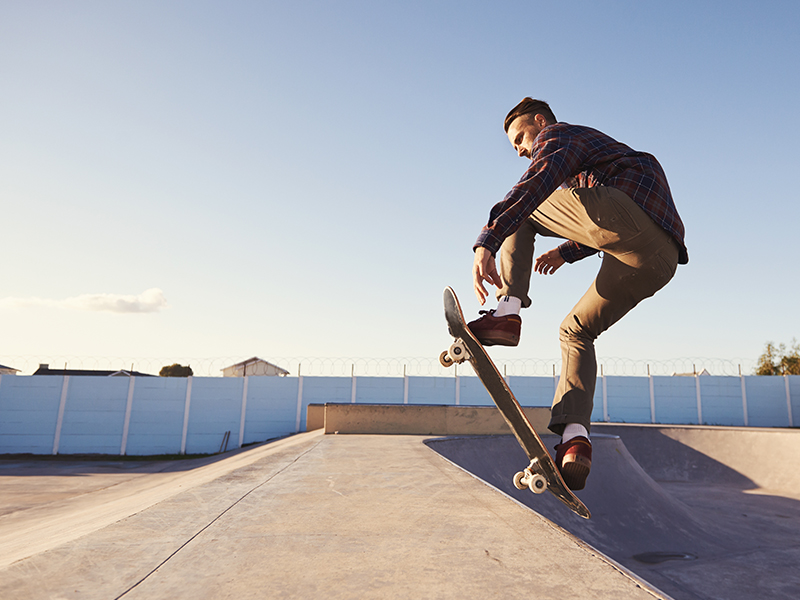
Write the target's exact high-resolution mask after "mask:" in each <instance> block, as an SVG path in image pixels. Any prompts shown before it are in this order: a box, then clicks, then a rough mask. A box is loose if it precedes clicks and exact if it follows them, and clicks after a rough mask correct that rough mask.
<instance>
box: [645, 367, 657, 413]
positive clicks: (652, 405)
mask: <svg viewBox="0 0 800 600" xmlns="http://www.w3.org/2000/svg"><path fill="white" fill-rule="evenodd" d="M647 378H648V379H649V380H650V422H651V423H655V422H656V388H655V385H653V376H652V375H651V374H650V365H647Z"/></svg>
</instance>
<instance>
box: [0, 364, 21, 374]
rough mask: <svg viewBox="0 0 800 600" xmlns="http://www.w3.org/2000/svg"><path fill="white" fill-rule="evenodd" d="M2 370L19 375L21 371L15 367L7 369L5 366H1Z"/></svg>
mask: <svg viewBox="0 0 800 600" xmlns="http://www.w3.org/2000/svg"><path fill="white" fill-rule="evenodd" d="M0 369H3V370H6V371H15V372H17V373H19V369H15V368H14V367H7V366H5V365H0Z"/></svg>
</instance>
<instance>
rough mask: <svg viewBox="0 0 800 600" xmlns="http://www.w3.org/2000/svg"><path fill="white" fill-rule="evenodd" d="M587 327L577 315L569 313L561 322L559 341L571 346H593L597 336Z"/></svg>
mask: <svg viewBox="0 0 800 600" xmlns="http://www.w3.org/2000/svg"><path fill="white" fill-rule="evenodd" d="M587 325H588V324H584V323H582V322H581V318H580V317H579V316H578V314H577V313H575V312H571V313H570V314H568V315H567V318H566V319H564V320H563V321H562V322H561V326H560V327H559V329H558V331H559V340H560V341H561V342H562V343H565V344H568V345H571V346H579V345H582V344H593V343H594V341H595V340H596V339H597V335H596V334H595V333H593V332H592V331H591V330H590V328H589V327H587Z"/></svg>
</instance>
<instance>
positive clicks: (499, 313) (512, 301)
mask: <svg viewBox="0 0 800 600" xmlns="http://www.w3.org/2000/svg"><path fill="white" fill-rule="evenodd" d="M521 308H522V300H520V299H519V298H514V296H501V297H500V300H499V302H498V303H497V309H495V311H494V316H495V317H504V316H505V315H518V314H519V311H520V309H521Z"/></svg>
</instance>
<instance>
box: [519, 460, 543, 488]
mask: <svg viewBox="0 0 800 600" xmlns="http://www.w3.org/2000/svg"><path fill="white" fill-rule="evenodd" d="M538 464H539V459H538V458H534V459H533V460H532V461H531V464H529V465H528V466H527V467H526V468H525V470H524V471H519V472H518V473H517V474H516V475H514V487H515V488H517V489H518V490H524V489H525V488H528V489H529V490H530V491H532V492H533V493H534V494H541V493H542V492H544V491H545V490H546V489H547V479H546V478H545V476H544V475H542V474H541V473H537V472H536V471H537V470H538Z"/></svg>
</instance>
